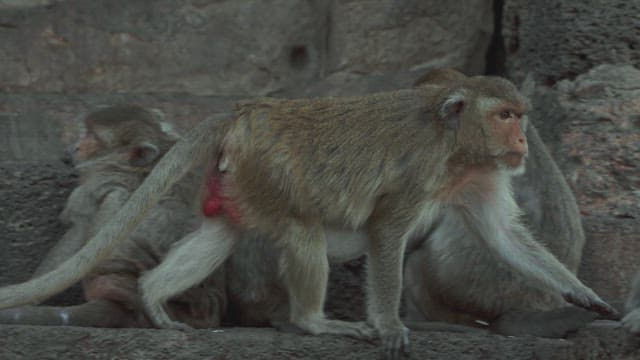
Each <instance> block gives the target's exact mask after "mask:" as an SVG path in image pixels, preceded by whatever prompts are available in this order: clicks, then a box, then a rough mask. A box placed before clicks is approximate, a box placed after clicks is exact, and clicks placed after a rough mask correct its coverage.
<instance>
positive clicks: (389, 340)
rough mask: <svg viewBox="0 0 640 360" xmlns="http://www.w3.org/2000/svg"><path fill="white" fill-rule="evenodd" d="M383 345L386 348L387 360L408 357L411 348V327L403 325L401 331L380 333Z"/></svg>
mask: <svg viewBox="0 0 640 360" xmlns="http://www.w3.org/2000/svg"><path fill="white" fill-rule="evenodd" d="M380 340H382V347H383V348H384V349H385V353H384V354H385V359H386V360H397V359H400V358H402V357H408V356H409V354H410V352H411V351H410V348H409V329H407V328H406V327H404V326H403V327H402V330H401V331H400V332H388V333H386V334H380Z"/></svg>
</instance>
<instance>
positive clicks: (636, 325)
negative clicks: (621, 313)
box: [622, 309, 640, 335]
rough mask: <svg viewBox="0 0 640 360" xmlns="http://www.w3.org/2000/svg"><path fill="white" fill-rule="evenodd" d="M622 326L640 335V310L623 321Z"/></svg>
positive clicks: (629, 314) (628, 315)
mask: <svg viewBox="0 0 640 360" xmlns="http://www.w3.org/2000/svg"><path fill="white" fill-rule="evenodd" d="M622 326H623V327H624V328H625V329H627V330H628V331H629V332H630V333H632V334H635V335H640V309H635V310H633V311H632V312H630V313H628V314H627V315H626V316H625V317H624V318H623V319H622Z"/></svg>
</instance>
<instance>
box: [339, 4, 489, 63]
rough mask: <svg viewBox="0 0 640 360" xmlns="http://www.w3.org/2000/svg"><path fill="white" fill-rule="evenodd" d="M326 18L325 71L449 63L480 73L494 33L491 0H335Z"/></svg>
mask: <svg viewBox="0 0 640 360" xmlns="http://www.w3.org/2000/svg"><path fill="white" fill-rule="evenodd" d="M451 14H455V16H451ZM329 21H330V29H331V31H330V33H329V44H328V45H329V69H330V72H335V71H342V70H347V71H350V72H356V73H385V72H390V71H398V70H418V69H421V70H423V71H426V70H428V69H433V68H435V67H443V66H452V67H455V68H458V69H465V70H467V71H468V72H470V73H474V74H478V73H482V72H484V68H485V66H484V65H485V57H484V56H485V52H486V49H487V46H488V45H489V39H490V37H491V34H492V33H493V12H492V3H491V1H485V0H472V1H465V3H464V6H460V4H459V3H456V2H442V1H437V0H410V1H402V2H397V1H387V0H349V1H336V2H335V5H334V7H333V9H332V12H331V17H330V20H329ZM427 54H428V55H427ZM425 55H427V56H425Z"/></svg>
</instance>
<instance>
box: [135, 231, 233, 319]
mask: <svg viewBox="0 0 640 360" xmlns="http://www.w3.org/2000/svg"><path fill="white" fill-rule="evenodd" d="M234 243H235V237H234V236H233V234H232V233H231V232H230V230H229V229H228V228H227V226H226V224H225V223H224V220H222V219H206V220H204V222H203V223H202V225H201V227H200V228H199V229H198V230H196V231H195V232H193V233H191V234H189V235H187V236H186V237H185V238H184V239H182V240H180V241H179V242H178V243H176V244H175V245H174V246H173V247H172V248H171V250H170V251H169V253H168V254H167V256H166V258H165V259H164V260H163V261H162V262H161V263H160V264H159V265H158V266H157V267H155V268H154V269H153V270H151V271H148V272H147V273H146V274H144V275H143V276H142V277H141V278H140V280H139V289H140V293H141V296H142V302H143V305H144V307H145V310H146V312H147V315H148V316H149V318H150V319H151V322H153V324H154V325H155V326H157V327H160V328H172V329H186V328H189V326H188V325H186V324H184V323H181V322H178V321H174V320H172V319H171V318H170V317H169V315H168V314H167V312H166V310H165V308H164V306H165V304H166V302H167V301H168V300H169V299H171V298H172V297H174V296H176V295H178V294H180V293H182V292H184V291H185V290H187V289H189V288H191V287H193V286H195V285H197V284H199V283H201V282H202V281H204V280H205V279H206V278H207V276H209V275H210V274H211V273H213V272H214V271H215V270H216V268H219V267H220V265H221V264H222V263H223V262H224V261H225V260H226V259H227V258H228V257H229V255H230V254H231V252H232V250H233V245H234Z"/></svg>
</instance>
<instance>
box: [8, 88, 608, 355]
mask: <svg viewBox="0 0 640 360" xmlns="http://www.w3.org/2000/svg"><path fill="white" fill-rule="evenodd" d="M526 107H527V105H526V101H525V99H524V98H523V97H522V96H521V95H520V94H519V93H518V91H517V89H516V88H515V87H514V86H513V84H511V83H510V82H508V81H507V80H505V79H502V78H497V77H484V76H476V77H460V79H458V80H456V81H452V82H451V83H448V84H446V85H444V84H440V83H436V84H433V85H428V86H421V87H418V88H415V89H409V90H400V91H394V92H388V93H378V94H373V95H367V96H362V97H345V98H325V99H314V100H275V99H262V100H254V101H247V102H242V103H240V104H238V106H237V108H236V110H235V114H234V116H233V117H232V118H231V119H229V120H228V121H224V122H213V121H207V122H204V123H203V124H201V125H199V126H198V127H196V128H195V129H194V130H193V131H192V132H191V133H190V135H189V136H188V137H187V138H186V139H185V140H184V141H180V142H178V143H177V144H176V145H175V146H174V147H173V148H172V150H170V151H169V152H168V153H167V154H166V155H165V156H164V157H163V159H162V160H161V161H160V162H159V163H158V165H157V166H156V167H155V168H154V170H153V171H152V172H151V174H150V175H149V176H148V177H147V178H146V179H145V181H144V182H143V184H142V185H141V186H140V187H139V188H138V189H137V190H136V192H134V193H133V194H132V195H131V197H130V199H129V201H128V202H127V203H126V204H125V205H124V206H123V207H122V208H121V210H120V211H119V212H118V213H117V214H116V215H115V216H114V217H112V218H111V220H110V221H108V222H107V224H105V226H103V227H102V228H101V229H100V231H99V232H98V233H97V234H96V236H95V237H94V238H92V239H91V240H90V241H89V243H88V244H87V245H86V246H85V247H83V248H82V249H81V250H80V251H79V252H78V253H77V254H76V255H75V256H74V257H72V258H71V259H69V260H67V261H66V262H64V263H63V264H61V266H60V267H58V268H56V270H54V271H52V272H49V273H47V274H45V275H43V276H41V277H39V278H36V279H34V280H31V281H29V282H26V283H24V284H19V285H13V286H8V287H4V288H2V289H0V308H2V307H8V306H15V305H20V304H24V303H29V302H33V301H38V300H40V299H41V298H43V297H46V296H48V295H49V294H51V293H52V292H55V291H57V290H59V289H60V288H63V287H65V286H68V285H69V284H70V283H71V282H73V281H75V280H76V279H77V278H78V277H79V276H81V274H83V273H85V272H86V271H88V270H89V269H91V268H92V267H93V266H94V263H95V262H97V261H98V260H99V259H101V258H103V257H104V256H105V254H108V253H109V252H110V251H111V249H112V248H113V247H114V244H117V243H118V242H119V241H121V240H122V238H123V237H126V235H127V234H128V232H129V231H130V230H131V228H132V227H133V226H135V225H136V224H137V223H138V222H139V221H140V220H141V219H142V218H143V217H144V215H145V214H146V212H147V211H148V209H149V207H150V206H152V205H153V204H155V202H157V198H158V197H159V196H160V195H161V194H163V193H164V192H166V191H167V190H168V189H169V188H170V186H171V185H172V184H173V183H174V182H175V181H177V180H178V179H179V178H181V177H182V176H183V175H185V173H186V172H187V171H188V170H189V169H190V168H191V164H192V163H197V162H199V161H202V160H203V159H207V158H209V159H210V161H213V160H215V157H216V155H217V160H218V161H217V166H216V168H217V170H218V171H217V172H216V171H214V172H213V173H212V174H211V175H210V181H211V182H213V183H219V184H220V186H219V193H218V194H214V195H215V196H213V198H216V199H218V200H219V202H218V205H219V210H220V211H221V215H219V216H213V217H210V218H207V219H205V220H204V221H203V223H202V225H201V227H200V228H199V229H198V230H197V231H196V232H194V233H192V234H190V235H188V237H187V238H186V239H185V240H184V241H183V242H181V243H180V246H176V247H174V248H172V249H171V251H170V252H169V254H168V255H167V257H166V258H165V259H164V260H163V261H162V262H161V263H160V264H159V265H158V266H157V267H156V268H154V269H153V270H151V271H149V272H147V273H146V274H145V275H144V276H143V277H142V278H141V279H140V289H141V290H142V300H143V303H144V304H145V306H146V309H147V311H148V315H149V316H150V317H151V318H152V319H153V321H154V323H155V324H156V325H160V326H168V327H171V326H180V325H175V322H174V321H172V320H171V319H169V317H168V316H167V314H166V312H165V311H164V307H163V305H164V303H165V301H166V300H168V299H170V298H172V297H173V296H174V295H176V294H178V293H180V292H181V291H183V290H185V289H187V288H189V287H191V286H193V285H195V284H197V283H198V282H200V281H202V280H203V279H204V278H205V277H206V276H209V275H210V274H211V272H212V271H213V270H214V269H216V268H218V267H220V265H221V264H222V263H223V261H224V260H226V259H227V258H228V256H229V254H231V253H232V252H233V247H234V245H235V243H236V242H237V240H238V238H239V236H242V234H243V233H245V232H247V231H248V232H252V231H255V232H256V233H257V234H261V235H264V236H266V237H267V238H269V239H273V241H274V242H275V244H276V246H277V247H278V249H279V251H280V255H279V259H278V268H279V273H280V275H281V279H282V282H283V284H284V286H285V288H286V292H287V299H288V304H289V313H288V320H289V322H290V324H291V325H293V326H296V327H298V328H300V329H301V330H303V331H306V332H308V333H312V334H321V333H333V334H345V335H351V336H358V337H369V336H371V335H372V329H374V330H375V334H376V335H377V336H378V337H380V338H381V340H382V343H383V347H384V349H385V351H386V354H387V357H388V358H398V357H399V356H400V355H401V353H403V352H406V351H407V350H408V329H407V328H406V327H405V326H404V324H403V323H402V321H401V320H400V317H399V306H400V298H401V292H402V268H403V266H402V265H403V258H404V251H405V247H406V244H407V241H408V240H409V239H410V238H412V237H414V236H416V234H421V233H423V232H424V231H425V230H426V229H427V228H429V227H430V226H432V225H433V224H434V223H436V222H443V221H444V222H450V223H451V224H450V225H448V227H451V226H453V224H454V223H458V224H467V228H468V229H470V230H472V231H473V232H474V233H476V234H478V236H477V238H478V239H481V241H483V244H484V246H485V247H486V248H487V249H488V251H490V252H491V253H492V254H493V256H494V257H495V259H496V261H501V262H503V263H504V264H505V266H508V267H511V268H512V269H513V270H514V271H516V272H517V273H518V274H520V275H521V276H523V277H525V278H526V279H528V281H529V282H530V283H531V284H535V285H534V286H537V287H539V288H542V289H547V290H548V292H550V293H556V294H558V296H562V297H563V298H564V299H565V300H566V301H567V302H569V303H572V304H575V305H577V306H580V307H584V308H586V309H589V310H594V311H597V312H600V313H603V314H611V313H615V310H614V309H613V308H612V307H610V306H609V305H608V304H606V303H605V302H604V301H603V300H602V299H600V297H598V296H597V295H596V294H595V293H594V292H593V291H592V290H591V289H589V288H588V287H586V286H585V285H584V284H582V283H581V282H580V281H579V280H578V279H577V278H576V277H575V275H574V274H573V273H572V272H571V271H569V270H568V269H567V268H566V267H565V266H564V265H563V264H562V263H560V262H559V261H558V260H557V259H556V258H555V257H554V256H553V255H552V254H550V253H549V252H548V251H547V250H546V249H545V248H544V247H543V246H542V245H540V244H539V243H538V242H536V241H535V240H534V239H533V237H532V236H531V234H530V232H529V231H528V230H527V229H526V228H525V227H524V226H523V225H522V223H521V222H520V220H519V213H520V211H519V208H518V207H517V205H516V203H515V201H514V199H513V195H512V192H511V182H510V178H511V175H513V174H514V173H519V172H522V171H523V168H524V163H525V156H526V154H527V151H528V146H527V140H526V137H525V135H524V132H523V130H522V129H523V128H524V127H525V125H526V116H525V112H526ZM445 210H446V211H445ZM443 211H445V212H443ZM327 229H336V230H337V231H345V230H346V231H362V232H364V233H366V237H367V246H366V249H367V262H368V267H367V269H368V279H367V280H368V304H367V305H368V306H367V322H366V323H357V322H345V321H337V320H329V319H326V318H325V317H324V314H323V303H324V297H325V290H326V282H327V277H328V260H327V256H326V254H327V241H326V236H325V233H326V232H327ZM350 239H351V238H350V237H346V238H345V239H344V241H349V240H350ZM446 241H452V240H451V239H446V240H445V242H444V243H442V244H439V245H441V246H446V245H447V244H446ZM437 245H438V244H436V246H437ZM445 269H446V268H445ZM480 270H481V269H478V270H477V271H480Z"/></svg>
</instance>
